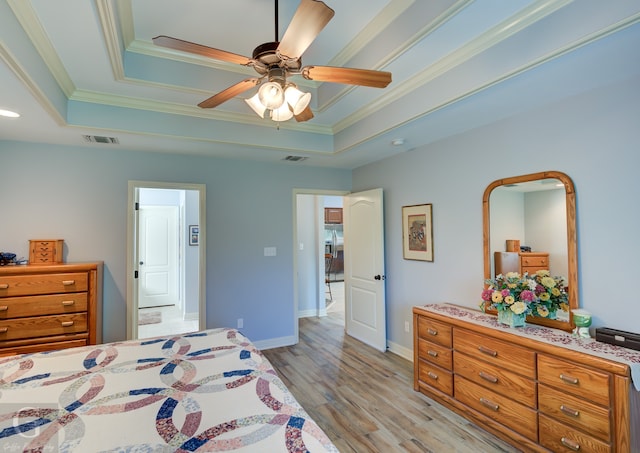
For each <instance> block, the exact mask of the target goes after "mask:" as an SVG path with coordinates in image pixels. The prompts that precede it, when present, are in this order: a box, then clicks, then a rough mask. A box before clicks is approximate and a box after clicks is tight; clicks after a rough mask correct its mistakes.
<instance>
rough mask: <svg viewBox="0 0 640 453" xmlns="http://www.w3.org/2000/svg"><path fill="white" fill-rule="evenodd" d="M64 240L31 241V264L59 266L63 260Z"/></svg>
mask: <svg viewBox="0 0 640 453" xmlns="http://www.w3.org/2000/svg"><path fill="white" fill-rule="evenodd" d="M63 247H64V240H63V239H31V240H30V241H29V264H59V263H62V262H63V261H64V260H63V254H62V253H63Z"/></svg>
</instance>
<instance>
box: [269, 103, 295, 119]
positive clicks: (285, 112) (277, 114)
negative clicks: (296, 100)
mask: <svg viewBox="0 0 640 453" xmlns="http://www.w3.org/2000/svg"><path fill="white" fill-rule="evenodd" d="M291 118H293V112H292V111H291V109H290V108H289V105H288V104H287V103H286V102H285V103H283V104H282V105H281V106H280V107H279V108H277V109H275V110H271V119H272V120H273V121H275V122H277V123H281V122H283V121H289V120H290V119H291Z"/></svg>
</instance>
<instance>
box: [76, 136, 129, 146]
mask: <svg viewBox="0 0 640 453" xmlns="http://www.w3.org/2000/svg"><path fill="white" fill-rule="evenodd" d="M83 137H84V139H85V141H87V142H89V143H107V144H109V145H119V144H120V141H119V140H118V139H117V138H115V137H103V136H101V135H83Z"/></svg>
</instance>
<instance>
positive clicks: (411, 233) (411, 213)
mask: <svg viewBox="0 0 640 453" xmlns="http://www.w3.org/2000/svg"><path fill="white" fill-rule="evenodd" d="M432 211H433V209H432V205H431V204H430V203H429V204H419V205H413V206H403V207H402V256H403V257H404V259H406V260H418V261H433V228H432V222H433V218H432Z"/></svg>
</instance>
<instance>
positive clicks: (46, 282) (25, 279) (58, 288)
mask: <svg viewBox="0 0 640 453" xmlns="http://www.w3.org/2000/svg"><path fill="white" fill-rule="evenodd" d="M87 288H88V275H87V273H86V272H78V273H69V274H39V275H11V276H6V277H0V298H2V297H11V296H31V295H34V294H55V293H75V292H81V291H86V290H87Z"/></svg>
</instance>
